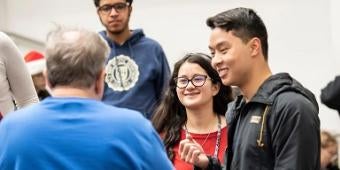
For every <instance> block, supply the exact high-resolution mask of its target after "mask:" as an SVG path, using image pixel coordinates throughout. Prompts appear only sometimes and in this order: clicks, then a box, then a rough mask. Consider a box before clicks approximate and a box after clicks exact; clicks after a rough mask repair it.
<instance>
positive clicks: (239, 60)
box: [209, 27, 253, 87]
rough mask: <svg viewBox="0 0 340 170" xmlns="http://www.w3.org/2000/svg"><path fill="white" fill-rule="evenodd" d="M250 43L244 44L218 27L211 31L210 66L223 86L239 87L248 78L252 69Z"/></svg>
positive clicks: (230, 33) (229, 32)
mask: <svg viewBox="0 0 340 170" xmlns="http://www.w3.org/2000/svg"><path fill="white" fill-rule="evenodd" d="M250 41H251V40H250ZM250 41H248V43H244V42H243V41H242V40H241V39H240V38H238V37H236V36H235V35H234V34H233V33H232V31H228V32H227V31H225V30H223V29H221V28H218V27H216V28H214V29H213V30H212V33H211V36H210V43H209V49H210V51H211V54H212V56H213V58H212V62H211V64H212V66H213V67H214V69H216V70H217V72H218V74H219V76H220V77H221V79H222V82H223V84H224V85H233V86H238V87H241V86H242V85H243V84H245V83H246V81H247V79H248V78H249V77H248V76H249V74H250V72H251V68H252V67H253V65H252V61H251V56H252V54H251V52H252V49H251V47H250V45H249V43H250Z"/></svg>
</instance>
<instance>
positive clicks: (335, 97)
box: [320, 76, 340, 116]
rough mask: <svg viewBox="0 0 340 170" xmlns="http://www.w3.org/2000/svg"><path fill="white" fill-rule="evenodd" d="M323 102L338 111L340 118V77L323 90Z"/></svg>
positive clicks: (321, 96)
mask: <svg viewBox="0 0 340 170" xmlns="http://www.w3.org/2000/svg"><path fill="white" fill-rule="evenodd" d="M320 99H321V102H322V103H323V104H325V105H326V106H328V107H329V108H331V109H335V110H337V111H338V113H339V116H340V76H336V77H335V79H334V80H332V81H330V82H329V83H328V84H327V86H326V87H324V88H323V89H322V90H321V95H320Z"/></svg>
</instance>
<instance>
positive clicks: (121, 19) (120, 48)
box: [94, 0, 170, 118]
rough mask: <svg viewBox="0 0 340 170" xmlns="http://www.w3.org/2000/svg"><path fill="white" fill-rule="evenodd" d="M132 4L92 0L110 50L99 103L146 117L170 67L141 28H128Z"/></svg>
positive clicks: (153, 104) (129, 0)
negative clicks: (138, 112) (132, 110)
mask: <svg viewBox="0 0 340 170" xmlns="http://www.w3.org/2000/svg"><path fill="white" fill-rule="evenodd" d="M132 1H133V0H94V4H95V6H96V8H97V14H98V16H99V19H100V21H101V23H102V24H103V26H104V27H105V28H106V30H104V31H102V32H100V35H102V36H103V37H104V38H105V40H106V41H107V42H108V44H109V46H110V48H111V52H110V55H109V58H108V60H107V66H106V78H105V91H104V96H103V98H102V100H103V101H104V102H105V103H107V104H110V105H114V106H119V107H125V108H130V109H134V110H138V111H140V112H142V113H143V114H144V115H145V116H146V117H147V118H150V117H151V115H152V113H153V110H154V108H155V105H156V104H157V102H158V100H159V99H160V96H161V95H162V91H163V89H164V86H165V85H166V82H168V78H169V77H170V68H169V64H168V61H167V59H166V56H165V54H164V52H163V49H162V47H161V46H160V45H159V44H158V43H157V42H156V41H154V40H152V39H150V38H147V37H145V35H144V33H143V30H142V29H135V30H130V29H129V20H130V15H131V12H132V6H131V5H132Z"/></svg>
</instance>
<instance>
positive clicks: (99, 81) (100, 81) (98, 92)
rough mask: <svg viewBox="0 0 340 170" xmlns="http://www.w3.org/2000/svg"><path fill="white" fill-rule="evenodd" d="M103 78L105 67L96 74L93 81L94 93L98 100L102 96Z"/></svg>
mask: <svg viewBox="0 0 340 170" xmlns="http://www.w3.org/2000/svg"><path fill="white" fill-rule="evenodd" d="M104 80H105V69H104V68H103V69H102V70H101V71H100V73H99V74H98V76H97V79H96V82H95V87H94V90H95V93H96V95H97V97H98V99H99V100H100V99H101V98H102V97H103V94H104V84H105V83H104Z"/></svg>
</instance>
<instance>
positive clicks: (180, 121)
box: [151, 53, 232, 160]
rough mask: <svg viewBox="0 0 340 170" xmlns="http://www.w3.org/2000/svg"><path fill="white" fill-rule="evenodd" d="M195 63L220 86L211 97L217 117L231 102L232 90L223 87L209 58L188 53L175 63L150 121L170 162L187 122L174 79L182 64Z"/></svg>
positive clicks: (199, 54)
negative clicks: (160, 138) (162, 143)
mask: <svg viewBox="0 0 340 170" xmlns="http://www.w3.org/2000/svg"><path fill="white" fill-rule="evenodd" d="M185 62H188V63H195V64H198V65H199V66H200V67H202V68H203V69H204V70H205V71H206V72H207V74H208V75H209V77H210V78H211V79H212V83H213V84H220V90H219V92H218V93H217V94H216V95H215V96H214V97H213V111H214V112H215V113H217V114H218V115H224V114H225V112H226V110H227V104H228V103H229V102H230V101H231V100H232V90H231V87H230V86H224V85H223V84H222V81H221V79H220V77H219V75H218V73H217V72H216V70H214V69H213V68H212V66H211V64H210V62H211V57H210V56H208V55H206V54H203V53H190V54H187V55H185V56H184V57H183V58H182V59H181V60H179V61H177V62H176V64H175V67H174V71H173V73H172V76H171V79H170V81H169V87H168V89H167V90H166V91H165V94H164V96H163V98H162V101H161V102H160V104H159V106H158V107H157V108H156V110H155V113H154V115H153V117H152V119H151V121H152V123H153V125H154V127H155V129H156V130H157V131H158V133H160V134H161V136H162V138H163V142H164V145H165V149H166V151H167V154H168V157H169V158H170V160H172V159H173V156H174V154H173V150H172V148H173V147H174V145H175V144H177V143H178V142H179V141H180V131H181V128H182V126H183V125H184V123H185V122H186V121H187V115H186V111H185V107H184V106H183V105H182V103H181V102H180V101H179V99H178V97H177V93H176V82H175V78H176V77H177V76H178V70H179V69H180V67H181V66H182V64H183V63H185Z"/></svg>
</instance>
